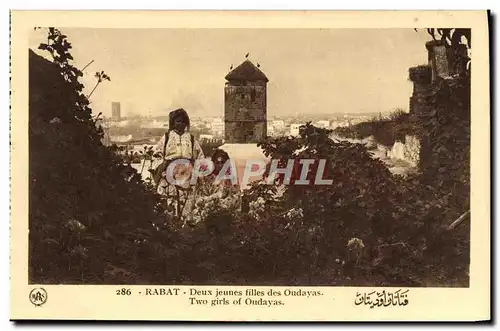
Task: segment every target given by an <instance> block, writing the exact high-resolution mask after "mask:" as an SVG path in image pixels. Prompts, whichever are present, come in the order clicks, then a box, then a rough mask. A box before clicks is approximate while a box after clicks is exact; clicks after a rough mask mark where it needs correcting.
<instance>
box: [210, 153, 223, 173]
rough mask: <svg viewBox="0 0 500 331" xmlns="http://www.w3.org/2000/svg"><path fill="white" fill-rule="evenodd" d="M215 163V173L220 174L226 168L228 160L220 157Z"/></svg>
mask: <svg viewBox="0 0 500 331" xmlns="http://www.w3.org/2000/svg"><path fill="white" fill-rule="evenodd" d="M213 162H214V173H215V174H218V173H219V172H220V171H221V169H222V167H223V166H224V163H226V160H225V159H224V158H223V157H221V156H218V157H216V158H215V159H214V160H213Z"/></svg>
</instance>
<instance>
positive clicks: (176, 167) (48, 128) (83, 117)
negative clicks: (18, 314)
mask: <svg viewBox="0 0 500 331" xmlns="http://www.w3.org/2000/svg"><path fill="white" fill-rule="evenodd" d="M147 15H148V14H144V16H143V17H147ZM339 15H342V14H339ZM394 15H395V16H396V14H394ZM102 17H105V16H102ZM151 17H153V16H152V15H151ZM346 17H347V16H346ZM478 17H482V16H478ZM484 18H486V16H484ZM124 19H126V17H124ZM255 22H257V21H255ZM413 22H414V23H415V24H414V25H411V26H408V24H406V25H404V26H402V27H397V26H396V27H384V26H380V25H375V26H374V27H370V26H359V27H354V26H346V27H329V26H325V27H321V26H318V25H319V24H318V25H316V26H307V27H301V26H300V25H297V26H296V27H287V28H279V27H278V26H277V27H276V28H272V27H269V26H266V25H265V24H264V25H262V26H259V25H256V26H254V27H249V26H247V25H245V26H244V27H241V26H240V27H236V26H235V27H231V26H225V27H213V28H211V27H210V26H204V27H195V26H193V27H189V26H177V27H176V26H169V27H161V26H144V27H138V26H134V25H133V24H131V26H129V27H123V26H121V27H112V24H108V25H107V26H94V27H93V26H74V24H73V25H68V24H66V25H65V24H61V25H56V24H54V25H48V24H45V23H43V22H42V23H40V24H38V23H36V24H35V22H33V23H32V26H31V27H29V29H28V28H26V33H25V38H26V41H25V42H24V43H23V46H27V47H25V48H24V51H25V52H26V56H27V62H26V66H27V68H26V69H25V72H26V74H27V77H26V78H25V83H26V84H27V85H26V93H25V94H24V95H25V96H26V99H25V102H26V105H27V113H26V119H25V120H24V121H25V123H26V124H25V125H26V127H25V128H24V129H23V130H24V131H25V132H26V134H25V136H27V140H26V144H27V145H26V146H27V151H26V153H25V155H26V159H25V160H24V162H26V166H25V167H24V168H23V169H25V170H24V172H25V176H26V184H25V187H26V195H25V198H23V199H21V200H24V201H25V202H24V205H25V206H26V207H27V208H26V209H27V210H26V215H27V220H26V222H27V229H28V231H27V232H26V236H27V246H26V251H25V252H26V253H27V261H25V262H26V264H27V266H26V271H27V282H28V283H27V284H28V285H30V286H29V290H31V291H32V292H31V293H30V294H29V299H30V301H31V303H32V304H33V305H34V306H42V305H44V304H45V302H47V303H50V300H51V299H50V296H51V293H55V292H51V290H50V289H51V287H50V286H51V285H65V286H67V285H88V286H93V285H113V289H114V290H112V291H110V294H111V295H113V294H114V292H116V296H121V297H123V296H129V295H132V297H133V296H134V295H142V296H154V295H164V296H168V295H173V296H175V295H180V294H182V293H184V295H185V298H184V299H183V300H184V301H186V305H188V306H189V305H190V306H193V307H196V306H204V305H208V306H210V301H207V302H204V301H203V300H202V299H204V298H209V297H210V298H212V299H213V300H218V301H212V306H217V305H231V304H232V305H235V304H236V302H237V300H236V301H234V302H233V303H231V302H232V301H231V300H229V299H231V298H233V297H243V300H244V301H243V302H244V304H245V305H247V306H248V305H250V306H267V307H268V309H272V308H271V307H273V306H282V305H285V306H286V304H287V303H286V300H285V301H283V298H281V299H280V298H279V297H276V296H280V295H281V296H283V295H284V296H285V299H286V297H297V300H298V298H302V299H303V300H305V299H306V298H307V299H308V300H310V298H312V297H315V296H317V297H318V298H319V297H321V296H324V295H326V294H325V293H326V292H324V291H326V290H327V289H330V288H339V290H341V288H345V287H349V288H352V289H353V290H356V291H357V292H356V291H355V293H356V297H355V296H352V297H351V298H349V303H348V305H352V306H353V307H355V306H356V305H360V304H363V305H365V306H366V307H367V308H369V309H372V310H373V309H374V307H375V308H377V307H379V308H378V309H380V307H383V306H388V305H389V306H390V305H393V306H405V305H407V304H408V302H412V301H411V300H412V299H409V298H410V297H411V295H410V294H411V291H413V290H409V289H410V288H411V289H414V288H441V289H445V288H446V289H450V288H454V289H470V288H471V286H472V285H471V284H472V281H471V273H472V272H473V270H472V269H471V262H472V264H474V263H475V262H474V260H473V258H472V255H471V235H472V231H471V228H472V223H473V222H472V221H471V219H472V215H473V214H474V211H473V209H472V207H471V205H472V203H471V169H472V168H471V163H473V162H475V161H473V160H472V157H471V150H472V149H471V136H472V135H471V130H472V129H471V114H472V113H473V111H472V110H471V107H472V106H471V105H472V104H473V102H472V100H473V98H472V97H471V95H472V91H473V89H472V88H471V85H472V84H471V77H474V75H476V74H475V73H473V70H474V69H476V67H477V68H480V66H481V69H478V74H477V75H479V73H481V74H482V73H483V72H484V69H485V66H484V62H479V61H482V60H481V59H482V58H480V57H477V59H479V60H476V61H478V62H474V61H475V59H476V58H475V57H474V54H476V53H474V52H478V53H480V52H486V54H487V53H488V49H487V48H484V43H479V44H478V45H479V46H476V45H475V44H473V40H472V39H473V38H472V36H479V37H478V40H480V42H483V41H484V40H485V39H484V37H482V36H483V35H484V33H487V31H485V30H480V28H478V29H477V30H476V31H477V32H475V29H474V27H470V26H464V25H458V24H457V25H452V24H449V22H448V21H443V22H444V23H446V24H435V25H428V24H429V23H433V22H437V21H436V20H430V21H429V22H425V24H424V22H420V21H419V20H418V19H417V18H415V19H414V20H413ZM451 22H452V20H451ZM75 24H78V23H75ZM277 24H278V23H277ZM172 25H174V24H172ZM471 26H472V25H471ZM481 38H483V39H481ZM474 40H476V39H474ZM481 46H482V47H481ZM475 47H479V48H475ZM20 52H22V50H20ZM473 63H474V65H475V66H474V69H472V67H473V66H472V64H473ZM476 63H478V64H477V66H476ZM480 70H482V71H480ZM487 70H489V69H487V68H486V71H487ZM476 77H478V76H476ZM484 84H488V82H487V80H484ZM484 86H485V88H486V90H485V91H486V93H488V92H487V91H488V86H487V85H484ZM482 95H483V94H482ZM484 101H485V102H486V105H487V107H489V106H488V100H486V99H485V100H484ZM15 110H16V109H14V108H13V109H12V112H14V111H15ZM488 113H489V109H488V108H484V109H482V110H479V113H477V114H480V115H479V116H483V118H486V117H487V116H488ZM484 116H486V117H484ZM18 123H19V122H18ZM476 123H479V122H476ZM483 123H484V122H483ZM484 129H485V130H489V126H488V127H486V126H485V127H484ZM480 130H481V128H480ZM24 131H23V132H24ZM474 132H476V131H474ZM485 132H487V131H485ZM481 139H483V138H481ZM476 143H477V141H476ZM484 143H485V144H484V145H483V147H485V151H484V152H486V149H488V148H486V146H489V141H484ZM476 148H477V145H476ZM479 148H480V149H481V147H479ZM478 160H479V159H476V161H478ZM481 160H484V158H483V159H481ZM481 162H482V161H481ZM482 164H483V165H485V164H484V162H482ZM485 166H487V165H485ZM18 171H21V170H18ZM485 175H486V174H485ZM488 185H489V184H488ZM476 194H477V196H478V197H479V196H481V194H482V196H483V197H484V198H485V199H486V195H485V194H486V192H481V191H479V193H476ZM474 208H477V207H474ZM474 210H476V209H474ZM478 210H479V209H478ZM478 212H479V211H478ZM23 215H24V214H23ZM476 217H477V216H476ZM474 221H476V222H483V223H476V226H477V225H478V224H479V225H480V224H483V225H482V226H484V227H487V226H488V225H489V220H488V219H487V218H486V219H483V220H481V219H474ZM473 231H475V230H473ZM476 233H479V232H476ZM484 233H486V234H487V232H483V234H484ZM474 240H479V241H483V243H484V244H485V245H486V244H487V243H489V234H487V235H485V236H484V237H477V236H476V237H474ZM474 240H472V242H474ZM475 243H476V245H477V244H478V241H475ZM19 263H20V262H19ZM23 263H24V262H23ZM476 267H477V265H476ZM485 270H487V269H485ZM131 286H142V287H137V289H138V290H137V291H136V290H134V288H136V287H131ZM154 286H161V288H160V287H154ZM179 286H180V287H179ZM183 286H187V287H185V289H186V290H182V289H183V288H184V287H183ZM200 286H201V287H200ZM241 287H244V288H241ZM260 287H265V289H266V290H265V291H262V292H260V290H259V288H260ZM306 287H307V288H306ZM89 288H90V287H89ZM363 288H365V289H366V290H363ZM369 288H373V289H375V288H378V291H379V292H371V293H368V292H370V291H371V290H370V291H369ZM61 289H62V288H60V289H59V290H58V291H60V290H61ZM206 289H209V290H206ZM268 289H270V290H269V291H270V292H267V290H268ZM273 289H278V290H277V292H276V293H274V292H273ZM54 291H55V290H54ZM134 291H135V292H134ZM183 291H184V292H183ZM408 291H410V292H408ZM111 292H113V293H111ZM363 292H365V293H364V294H363ZM389 292H390V293H389ZM66 293H69V292H66ZM273 293H274V294H273ZM278 293H279V294H278ZM66 295H67V294H66ZM370 295H372V297H371V299H370ZM188 296H189V298H188ZM268 296H269V297H268ZM273 296H275V297H273ZM377 296H378V298H377V299H376V301H375V298H376V297H377ZM25 297H26V300H25V301H27V299H28V293H26V295H25ZM382 297H383V299H382ZM22 298H24V297H22ZM47 298H48V299H47ZM228 298H229V299H228ZM245 298H246V299H245ZM388 298H389V299H388ZM325 299H326V298H325ZM240 300H241V299H240ZM338 300H340V299H338ZM338 300H337V301H338ZM388 300H389V301H388ZM408 300H410V301H408ZM184 301H183V302H184ZM240 303H241V301H240ZM52 304H54V303H52ZM337 304H341V302H340V301H338V302H337ZM40 311H41V310H40Z"/></svg>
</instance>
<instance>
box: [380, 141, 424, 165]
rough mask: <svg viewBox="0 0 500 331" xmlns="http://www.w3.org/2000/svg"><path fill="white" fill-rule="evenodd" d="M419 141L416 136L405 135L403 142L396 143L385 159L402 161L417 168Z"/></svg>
mask: <svg viewBox="0 0 500 331" xmlns="http://www.w3.org/2000/svg"><path fill="white" fill-rule="evenodd" d="M420 147H421V146H420V140H419V139H418V138H417V137H416V136H411V135H406V136H405V141H404V142H401V141H396V142H395V143H394V145H393V146H392V148H391V149H390V150H389V151H388V152H387V157H388V158H390V159H395V160H403V161H406V162H409V163H411V164H412V165H413V166H415V167H416V166H417V165H418V163H419V160H420Z"/></svg>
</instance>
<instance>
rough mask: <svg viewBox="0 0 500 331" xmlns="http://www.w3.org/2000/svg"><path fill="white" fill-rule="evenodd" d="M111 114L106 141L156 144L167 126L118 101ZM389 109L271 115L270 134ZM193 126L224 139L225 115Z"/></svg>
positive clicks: (348, 121)
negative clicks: (127, 112)
mask: <svg viewBox="0 0 500 331" xmlns="http://www.w3.org/2000/svg"><path fill="white" fill-rule="evenodd" d="M111 109H112V115H111V117H103V118H102V120H101V122H100V123H101V126H102V127H103V129H104V131H105V135H106V137H105V140H106V143H107V144H117V145H135V144H145V143H147V144H154V143H156V142H157V141H158V140H159V139H160V138H161V136H162V134H163V133H164V132H165V131H166V130H168V116H152V115H149V116H140V115H134V116H132V117H122V116H121V109H120V103H119V102H112V103H111ZM387 115H388V113H362V114H349V113H347V114H332V115H325V114H316V115H315V114H303V115H294V116H292V115H288V116H269V118H268V120H267V136H271V137H273V136H274V137H276V136H298V135H299V128H300V126H301V125H303V124H305V123H307V122H312V124H313V125H315V126H317V127H320V128H324V129H331V130H333V129H335V128H338V127H348V126H351V125H355V124H358V123H361V122H366V121H369V120H371V119H373V118H385V117H386V116H387ZM190 121H191V127H190V130H191V131H192V133H193V134H194V135H195V137H196V138H197V139H200V140H204V139H206V140H212V139H218V140H222V141H223V140H224V128H225V124H224V118H223V117H222V116H207V117H191V119H190Z"/></svg>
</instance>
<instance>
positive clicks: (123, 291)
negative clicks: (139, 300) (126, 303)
mask: <svg viewBox="0 0 500 331" xmlns="http://www.w3.org/2000/svg"><path fill="white" fill-rule="evenodd" d="M131 294H132V291H130V289H129V288H122V289H119V290H116V295H131Z"/></svg>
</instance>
